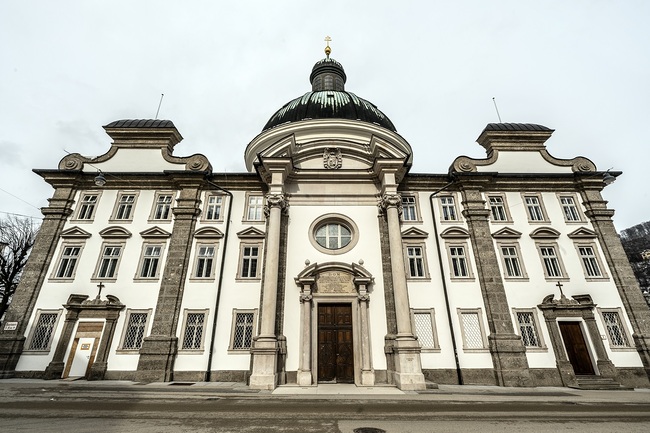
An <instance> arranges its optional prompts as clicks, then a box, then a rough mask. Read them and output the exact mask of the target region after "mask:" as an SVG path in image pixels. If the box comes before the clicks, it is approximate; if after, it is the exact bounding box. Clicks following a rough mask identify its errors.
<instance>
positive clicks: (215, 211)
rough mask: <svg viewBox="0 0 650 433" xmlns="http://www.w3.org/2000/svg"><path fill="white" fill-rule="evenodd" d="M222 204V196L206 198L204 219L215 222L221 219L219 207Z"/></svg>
mask: <svg viewBox="0 0 650 433" xmlns="http://www.w3.org/2000/svg"><path fill="white" fill-rule="evenodd" d="M222 204H223V196H222V195H210V196H208V200H207V204H206V206H205V219H206V220H213V221H217V220H220V219H221V206H222Z"/></svg>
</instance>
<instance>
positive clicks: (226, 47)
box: [0, 0, 650, 230]
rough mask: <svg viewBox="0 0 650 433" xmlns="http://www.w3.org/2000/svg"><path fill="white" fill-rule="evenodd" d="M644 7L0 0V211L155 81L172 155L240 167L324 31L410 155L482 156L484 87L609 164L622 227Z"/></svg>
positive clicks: (628, 221) (334, 0) (569, 145)
mask: <svg viewBox="0 0 650 433" xmlns="http://www.w3.org/2000/svg"><path fill="white" fill-rule="evenodd" d="M649 17H650V1H644V0H639V1H631V0H628V1H613V0H612V1H604V0H600V1H598V0H591V1H588V0H572V1H565V0H564V1H541V0H538V1H523V0H513V1H483V0H476V1H446V2H439V1H405V0H402V1H399V2H398V1H395V0H391V1H378V0H373V1H354V2H352V1H340V0H328V1H319V2H315V1H305V0H297V1H281V0H274V1H233V2H226V1H220V2H217V1H191V0H185V1H182V2H181V1H171V0H170V1H166V0H157V1H135V0H129V1H124V0H111V1H101V2H100V1H90V0H85V1H82V0H78V1H70V0H56V1H50V0H40V1H27V0H2V1H1V2H0V36H1V38H0V151H1V152H2V153H1V154H2V156H1V157H0V188H1V189H2V190H0V199H1V200H0V211H1V212H11V213H18V214H24V215H30V216H36V217H40V216H41V214H40V211H39V210H38V209H37V208H40V207H41V206H45V205H46V204H47V200H46V199H47V198H48V197H50V196H51V193H52V189H51V188H50V187H49V186H48V185H47V184H46V183H45V182H44V181H43V180H42V179H41V178H40V177H38V176H37V175H36V174H34V173H32V171H31V170H32V168H56V167H57V164H58V162H59V160H60V159H61V158H62V157H64V156H65V154H66V151H69V152H79V153H81V154H83V155H86V156H96V155H101V154H103V153H105V152H106V151H107V150H108V149H109V147H110V138H109V137H108V136H107V135H106V134H105V133H104V130H103V129H102V125H106V124H108V123H109V122H111V121H113V120H117V119H125V118H130V119H135V118H141V119H146V118H154V117H155V115H156V109H157V107H158V102H159V99H160V95H161V93H164V94H165V97H164V100H163V103H162V107H161V110H160V115H159V118H161V119H170V120H172V121H173V122H174V123H175V125H176V127H177V128H178V129H179V131H180V132H181V134H182V135H183V137H184V138H185V139H184V140H183V141H182V142H181V143H180V144H179V145H177V146H176V149H175V154H176V155H179V156H185V155H190V154H193V153H197V152H198V153H203V154H205V155H206V156H207V157H208V158H209V159H210V161H211V162H212V165H213V167H214V170H215V171H224V170H225V171H229V172H243V171H245V167H244V160H243V154H244V149H245V147H246V145H247V144H248V143H249V142H250V141H251V140H252V139H253V137H255V136H256V135H257V134H258V133H259V132H260V131H261V128H262V127H263V126H264V124H265V123H266V121H267V120H268V119H269V117H271V115H272V114H273V113H274V112H275V111H276V110H277V109H279V108H280V107H281V106H282V105H284V103H286V102H287V101H289V100H291V99H293V98H295V97H298V96H300V95H302V94H303V93H305V92H307V91H309V90H310V84H309V74H310V72H311V68H312V66H313V64H314V63H315V62H316V61H318V60H319V59H321V58H323V57H324V53H323V48H324V42H323V39H324V37H325V36H326V35H330V36H331V37H332V42H331V46H332V49H333V51H332V57H333V58H334V59H336V60H338V61H339V62H341V63H342V64H343V66H344V68H345V71H346V73H347V76H348V81H347V84H346V90H348V91H351V92H353V93H355V94H357V95H358V96H360V97H362V98H365V99H368V100H370V101H372V102H373V103H375V104H376V105H377V106H378V107H379V109H381V110H382V111H383V112H384V113H385V114H386V115H387V116H388V117H389V118H390V119H391V120H392V121H393V123H394V124H395V126H396V127H397V130H398V132H399V133H400V134H401V135H402V136H403V137H404V138H406V140H408V141H409V143H410V144H411V146H412V147H413V152H414V165H413V168H412V170H411V171H412V172H416V173H431V172H437V173H446V172H447V169H448V167H449V165H450V164H451V162H452V161H453V160H454V158H455V157H456V156H458V155H469V156H472V157H484V156H485V152H484V150H483V148H482V147H480V146H479V145H478V144H476V143H475V140H476V138H477V137H478V135H479V134H480V132H481V131H482V130H483V128H484V127H485V125H486V124H487V123H490V122H496V121H498V118H497V114H496V111H495V108H494V105H493V102H492V97H496V100H497V104H498V108H499V111H500V113H501V118H502V120H503V122H526V123H538V124H542V125H545V126H548V127H549V128H553V129H555V133H554V134H553V137H551V139H550V140H549V141H548V142H547V146H548V150H549V152H550V153H551V154H552V155H553V156H556V157H558V158H573V157H575V156H578V155H580V156H586V157H588V158H590V159H591V160H592V161H594V162H595V164H596V166H597V167H598V169H600V170H607V169H609V168H613V169H614V170H621V171H623V175H622V176H621V177H619V179H618V180H617V181H616V182H615V183H614V184H612V185H610V186H609V187H607V188H606V190H605V191H604V196H605V199H606V200H609V202H610V203H609V205H610V207H612V208H614V209H616V215H615V217H614V221H615V223H616V227H617V229H618V230H622V229H624V228H627V227H629V226H631V225H634V224H637V223H640V222H643V221H646V220H649V219H650V198H649V194H648V178H646V177H645V175H646V174H647V173H648V163H649V162H650V146H649V143H648V138H647V137H648V130H647V129H648V126H649V125H650V73H649V71H650V52H649V51H650V50H649V45H650V25H648V18H649ZM14 196H16V197H20V199H18V198H16V197H14ZM0 216H2V215H0Z"/></svg>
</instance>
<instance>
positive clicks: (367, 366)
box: [354, 278, 375, 386]
mask: <svg viewBox="0 0 650 433" xmlns="http://www.w3.org/2000/svg"><path fill="white" fill-rule="evenodd" d="M354 282H355V284H357V287H358V291H359V295H358V297H359V321H360V322H361V324H360V326H361V332H360V334H361V385H364V386H373V385H374V384H375V372H374V370H373V369H372V358H371V354H370V329H369V325H368V302H369V301H370V295H369V294H368V286H367V284H368V283H369V282H370V279H369V278H368V279H363V280H362V279H361V278H355V280H354Z"/></svg>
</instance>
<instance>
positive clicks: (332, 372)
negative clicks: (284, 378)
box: [295, 262, 375, 386]
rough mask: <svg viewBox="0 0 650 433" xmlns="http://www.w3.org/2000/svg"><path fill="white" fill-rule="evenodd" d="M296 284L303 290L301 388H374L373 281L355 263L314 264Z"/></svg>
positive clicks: (299, 372) (299, 378)
mask: <svg viewBox="0 0 650 433" xmlns="http://www.w3.org/2000/svg"><path fill="white" fill-rule="evenodd" d="M295 281H296V284H298V285H299V286H300V287H301V290H300V302H301V311H300V326H301V330H300V331H301V332H300V336H301V341H300V348H301V355H300V366H299V369H298V377H297V381H298V384H299V385H301V386H309V385H314V384H316V383H318V382H321V383H355V384H357V385H364V386H372V385H374V384H375V373H374V370H373V368H372V359H371V356H370V330H369V322H368V301H369V299H370V293H369V291H368V288H369V285H370V284H372V282H373V279H372V276H371V275H370V274H369V273H368V271H367V270H366V269H364V268H363V267H362V266H360V265H356V264H354V263H353V264H350V265H349V264H346V263H339V262H330V263H324V264H322V265H319V264H317V263H314V264H312V265H310V266H308V267H306V268H305V269H304V270H303V271H302V272H301V273H300V274H299V275H298V276H297V277H296V278H295Z"/></svg>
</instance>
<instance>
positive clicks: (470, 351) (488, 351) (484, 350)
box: [463, 348, 490, 353]
mask: <svg viewBox="0 0 650 433" xmlns="http://www.w3.org/2000/svg"><path fill="white" fill-rule="evenodd" d="M463 352H465V353H490V349H487V348H485V349H463Z"/></svg>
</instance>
